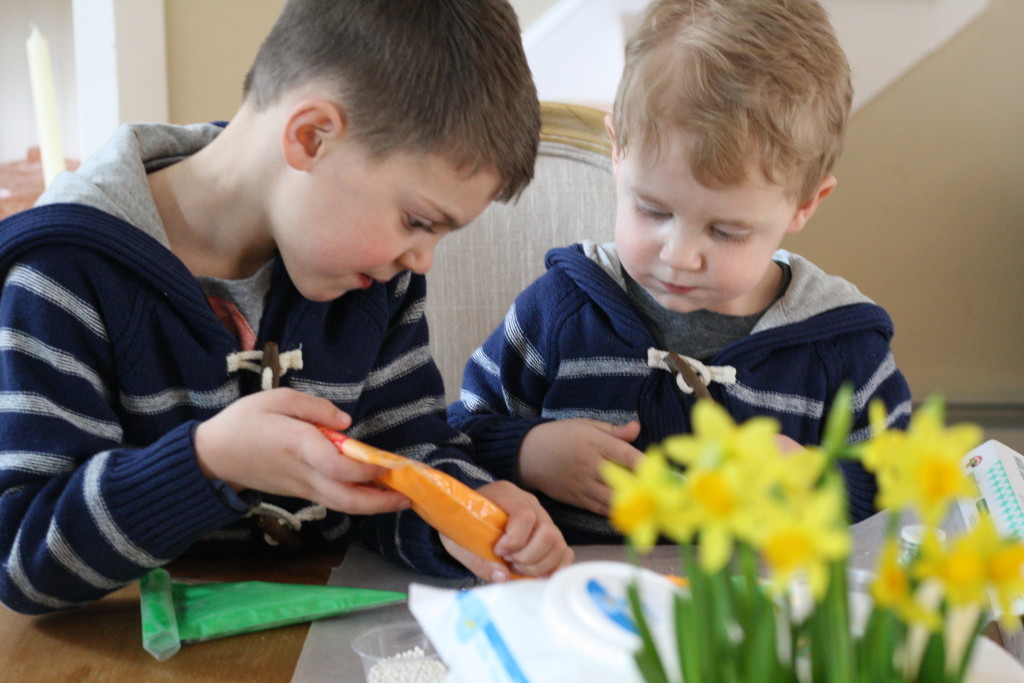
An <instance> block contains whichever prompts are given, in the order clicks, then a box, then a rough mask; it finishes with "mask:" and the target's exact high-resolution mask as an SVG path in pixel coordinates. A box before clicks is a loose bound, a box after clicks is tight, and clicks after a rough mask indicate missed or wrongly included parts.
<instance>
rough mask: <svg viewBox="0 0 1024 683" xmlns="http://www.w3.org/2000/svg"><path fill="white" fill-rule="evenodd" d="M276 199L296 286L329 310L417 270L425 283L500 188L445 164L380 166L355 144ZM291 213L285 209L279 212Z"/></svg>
mask: <svg viewBox="0 0 1024 683" xmlns="http://www.w3.org/2000/svg"><path fill="white" fill-rule="evenodd" d="M331 144H333V145H334V146H335V147H334V150H333V151H332V152H330V153H329V154H327V155H326V156H325V157H324V158H323V159H321V160H320V161H319V162H318V163H317V164H316V165H315V168H314V169H313V170H312V171H310V172H309V173H306V174H302V175H300V176H299V179H298V181H297V182H293V183H289V184H287V187H288V188H289V190H288V192H287V196H286V197H285V198H284V201H280V200H275V202H274V203H275V205H277V206H278V207H279V213H278V215H277V216H276V217H275V218H274V220H273V224H274V225H275V226H277V227H276V228H275V229H274V233H275V234H274V240H275V242H276V245H277V248H278V249H279V250H280V253H281V257H282V258H283V259H284V262H285V265H286V267H287V268H288V273H289V275H290V276H291V278H292V280H293V282H294V283H295V286H296V287H297V288H298V290H299V291H300V292H301V293H302V295H303V296H305V297H306V298H307V299H311V300H313V301H330V300H332V299H335V298H337V297H339V296H341V295H342V294H344V293H345V292H348V291H351V290H355V289H364V288H367V287H369V286H371V285H372V284H373V283H374V282H387V281H388V280H390V279H391V278H393V277H394V276H395V275H397V274H398V273H400V272H402V271H405V270H411V271H412V272H414V273H417V274H424V273H426V272H427V271H428V270H430V267H431V265H432V264H433V254H434V249H435V247H436V246H437V244H438V242H439V241H440V240H441V238H442V237H444V236H445V235H447V234H448V233H449V232H451V231H452V230H454V229H456V228H458V227H461V226H463V225H465V224H466V223H469V222H470V221H472V220H473V219H474V218H476V216H478V215H479V214H480V213H481V212H482V211H483V210H484V209H485V208H486V207H487V205H488V204H489V203H490V202H491V200H492V198H493V197H494V195H495V193H496V192H497V189H498V186H499V183H500V180H499V177H498V175H497V173H496V172H494V171H491V170H486V169H484V170H479V171H477V172H476V173H474V174H473V175H467V174H466V173H465V172H464V171H459V170H457V169H456V168H455V166H454V165H453V164H451V163H449V162H448V161H447V160H446V159H444V158H443V157H441V156H439V155H430V154H405V153H400V152H396V153H393V154H390V155H388V156H387V157H385V158H384V159H381V160H371V159H370V158H369V157H368V156H367V154H366V153H365V150H364V149H363V148H362V146H361V145H359V144H358V143H355V142H353V141H352V140H351V138H346V139H345V140H343V141H340V142H339V141H334V142H332V143H331ZM280 207H284V208H280Z"/></svg>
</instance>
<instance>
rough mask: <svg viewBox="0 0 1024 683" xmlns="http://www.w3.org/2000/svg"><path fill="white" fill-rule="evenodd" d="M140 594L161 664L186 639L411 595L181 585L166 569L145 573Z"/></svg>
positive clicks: (145, 635) (146, 629)
mask: <svg viewBox="0 0 1024 683" xmlns="http://www.w3.org/2000/svg"><path fill="white" fill-rule="evenodd" d="M139 593H140V595H141V600H140V604H141V608H142V647H143V648H145V650H146V652H149V653H150V654H151V655H153V656H154V657H156V659H157V660H158V661H161V662H162V661H165V660H167V659H169V658H170V657H172V656H173V655H174V654H175V653H176V652H177V651H178V650H180V649H181V646H182V644H183V643H185V644H187V643H199V642H202V641H204V640H213V639H214V638H223V637H225V636H233V635H236V634H239V633H251V632H253V631H263V630H265V629H270V628H276V627H278V626H288V625H290V624H300V623H303V622H307V621H314V620H316V619H323V618H325V617H333V616H337V615H339V614H345V613H347V612H356V611H359V610H364V609H369V608H371V607H377V606H380V605H390V604H394V603H397V602H402V601H404V600H405V599H406V597H407V596H406V594H405V593H399V592H396V591H382V590H372V589H369V588H346V587H343V586H310V585H304V584H293V583H268V582H266V581H239V582H233V583H198V584H192V583H181V582H178V581H172V580H171V575H170V574H168V573H167V570H165V569H153V570H152V571H150V572H149V573H148V574H146V575H145V576H143V577H142V578H141V579H140V580H139Z"/></svg>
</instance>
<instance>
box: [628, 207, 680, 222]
mask: <svg viewBox="0 0 1024 683" xmlns="http://www.w3.org/2000/svg"><path fill="white" fill-rule="evenodd" d="M636 210H637V212H638V213H639V214H640V215H641V216H645V217H647V218H650V219H652V220H656V221H666V220H668V219H669V218H672V214H671V213H669V212H668V211H661V210H659V209H655V208H654V207H652V206H647V205H646V204H637V205H636Z"/></svg>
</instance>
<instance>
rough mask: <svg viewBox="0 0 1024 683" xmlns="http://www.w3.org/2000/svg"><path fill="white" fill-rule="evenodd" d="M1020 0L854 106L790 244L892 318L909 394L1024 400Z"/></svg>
mask: <svg viewBox="0 0 1024 683" xmlns="http://www.w3.org/2000/svg"><path fill="white" fill-rule="evenodd" d="M1022 32H1024V2H1020V0H989V7H988V9H987V11H985V12H984V13H983V14H982V15H981V16H980V17H979V18H978V19H977V20H976V21H974V22H973V23H972V24H970V25H969V26H968V27H967V28H966V29H965V30H964V31H963V32H962V33H960V34H958V35H957V36H955V37H954V38H953V40H951V41H950V42H949V43H948V44H946V45H945V46H944V47H943V48H941V49H940V50H939V51H938V52H936V53H935V54H933V55H932V56H930V57H929V58H928V59H926V60H925V61H924V62H923V63H922V64H920V65H919V66H918V67H916V68H915V69H913V70H912V71H911V72H910V73H908V74H907V75H906V76H905V77H904V78H902V79H901V80H900V81H898V82H897V83H895V84H894V85H893V86H892V87H891V88H890V89H888V90H887V91H885V92H883V93H882V94H881V95H880V96H879V97H878V98H877V99H875V100H873V101H872V102H870V103H868V104H867V105H866V106H865V107H864V108H863V109H862V110H860V111H859V112H858V113H857V114H856V115H855V117H854V118H853V121H852V122H851V126H850V132H849V138H848V140H847V144H846V151H845V152H844V155H843V157H842V159H841V160H840V163H839V165H838V168H837V170H836V176H837V177H838V178H839V186H838V188H837V190H836V192H835V193H834V195H833V196H832V197H831V198H829V199H828V200H827V201H826V202H825V203H824V204H823V205H822V208H821V210H820V211H819V213H818V215H817V216H816V217H815V218H814V219H812V221H811V223H810V224H809V225H808V227H807V229H806V230H805V231H804V232H803V233H802V234H800V235H797V236H796V237H795V238H794V239H793V240H792V242H791V243H790V246H791V247H792V248H793V249H794V250H795V251H800V252H802V253H805V254H806V255H808V256H810V257H812V258H813V259H814V260H816V261H817V262H818V263H819V264H820V265H821V266H822V267H824V268H825V269H826V270H830V271H832V272H835V273H838V274H841V275H844V276H846V277H848V278H849V279H850V280H852V281H854V282H856V283H857V284H858V285H859V286H860V287H861V289H862V290H863V291H864V292H865V293H867V294H868V295H869V296H871V297H873V298H875V299H876V300H877V301H878V302H879V303H881V304H882V305H884V306H885V307H886V308H887V309H888V310H889V312H890V314H891V315H892V317H893V319H894V321H895V323H896V339H895V341H894V345H893V346H894V350H895V353H896V359H897V362H898V363H899V364H900V366H901V367H902V368H903V370H904V372H905V373H906V375H907V377H908V378H909V380H910V383H911V388H912V389H913V390H914V392H915V394H916V395H917V397H918V398H923V396H924V395H925V394H927V393H933V392H941V393H944V394H945V395H946V396H947V398H948V399H949V400H950V401H965V402H1007V403H1016V404H1018V405H1024V68H1022V65H1024V41H1021V40H1020V35H1021V33H1022Z"/></svg>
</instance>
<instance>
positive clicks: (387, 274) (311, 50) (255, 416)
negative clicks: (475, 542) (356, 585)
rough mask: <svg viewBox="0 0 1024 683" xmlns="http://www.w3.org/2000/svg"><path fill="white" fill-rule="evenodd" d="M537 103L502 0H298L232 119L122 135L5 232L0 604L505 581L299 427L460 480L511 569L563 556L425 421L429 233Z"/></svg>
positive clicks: (470, 193) (519, 140) (526, 133)
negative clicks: (270, 565)
mask: <svg viewBox="0 0 1024 683" xmlns="http://www.w3.org/2000/svg"><path fill="white" fill-rule="evenodd" d="M537 109H538V106H537V101H536V93H535V90H534V87H533V84H532V80H531V78H530V73H529V69H528V67H527V64H526V60H525V58H524V55H523V52H522V47H521V42H520V33H519V28H518V25H517V21H516V17H515V14H514V12H513V10H512V8H511V7H510V6H509V5H508V4H507V2H505V0H445V1H444V2H426V1H425V0H376V1H371V0H350V1H345V2H343V1H335V0H290V1H289V2H288V4H287V5H286V6H285V8H284V10H283V12H282V15H281V17H280V18H279V20H278V21H277V23H276V24H275V26H274V28H273V30H272V31H271V33H270V35H269V36H268V38H267V40H266V41H265V42H264V44H263V46H262V47H261V49H260V51H259V54H258V56H257V58H256V61H255V63H254V65H253V67H252V70H251V72H250V73H249V76H248V78H247V80H246V85H245V100H244V102H243V104H242V107H241V109H240V110H239V112H238V114H237V116H236V117H235V118H234V119H233V120H232V121H231V122H230V124H228V125H227V126H226V127H225V128H221V127H219V126H213V125H198V126H192V127H177V126H155V125H133V126H128V127H125V128H124V129H122V130H121V131H119V132H118V133H117V135H116V136H115V138H114V139H113V140H112V141H111V143H110V144H109V146H108V147H107V148H106V149H104V150H103V151H101V152H100V153H99V154H97V155H96V156H95V157H93V158H92V159H90V160H87V161H86V163H85V164H83V166H82V167H81V169H80V171H79V172H78V173H76V174H64V175H62V176H60V177H59V178H58V179H57V181H56V182H55V183H54V184H53V186H52V187H51V188H50V189H49V190H48V192H47V193H46V194H45V195H44V196H43V197H42V198H41V200H40V201H39V204H38V206H37V208H34V209H32V210H30V211H27V212H25V213H23V214H21V215H18V216H15V217H12V218H10V219H8V220H7V221H6V222H5V223H4V224H3V225H2V227H0V271H2V272H3V274H4V282H5V284H4V288H3V293H2V297H0V557H2V560H0V567H2V571H0V597H2V599H3V601H4V603H5V604H6V605H8V606H9V607H11V608H12V609H15V610H18V611H21V612H28V613H40V612H46V611H52V610H57V609H62V608H68V607H74V606H77V605H82V604H85V603H88V602H90V601H93V600H95V599H97V598H99V597H100V596H102V595H104V594H106V593H108V592H110V591H111V590H114V589H116V588H118V587H120V586H123V585H125V584H127V583H129V582H131V581H133V580H134V579H137V578H138V577H140V576H141V575H142V574H144V573H145V572H147V571H148V570H149V569H151V568H152V567H155V566H158V565H161V564H164V563H166V562H168V561H169V560H171V559H173V558H174V557H176V556H178V555H180V554H181V553H183V552H185V551H186V550H187V549H189V548H193V547H196V548H198V549H206V550H214V549H217V550H220V551H224V552H239V551H241V550H243V549H248V548H252V547H256V546H259V547H263V548H266V547H267V544H268V543H269V544H272V545H275V546H277V547H278V548H279V549H280V551H281V552H293V547H296V546H298V547H306V548H326V549H338V548H344V547H345V545H346V544H348V543H349V542H352V541H354V540H356V539H362V540H363V541H364V542H366V543H367V544H369V545H370V546H372V547H373V548H375V549H377V550H378V551H380V552H382V553H383V554H384V555H386V556H387V557H389V558H391V559H393V560H395V561H399V562H402V563H404V564H406V565H409V566H411V567H414V568H416V569H419V570H421V571H423V572H427V573H431V574H436V575H449V576H458V575H460V574H464V573H467V572H466V569H465V568H464V567H463V566H462V565H465V567H468V568H469V569H471V570H473V571H474V572H475V573H477V574H478V575H481V576H483V577H484V578H487V579H493V580H501V579H502V578H504V577H505V576H507V573H508V571H509V566H506V565H504V564H495V563H489V562H485V561H484V560H482V559H481V558H478V557H475V556H473V555H471V554H469V553H468V552H466V551H465V550H464V549H461V548H458V547H457V546H454V545H453V544H452V543H451V542H450V541H448V540H447V539H439V538H438V535H437V533H436V532H434V531H433V530H432V529H430V528H429V527H427V525H426V524H425V523H424V522H423V521H422V520H421V519H420V518H419V517H418V516H417V515H415V514H414V513H412V512H411V511H409V510H407V508H408V506H409V502H408V500H406V499H405V497H404V496H401V495H399V494H397V493H394V492H390V491H385V490H382V489H379V488H377V487H376V486H374V485H372V484H371V483H370V482H371V480H372V479H374V478H375V477H376V476H379V475H380V474H381V473H382V470H381V469H380V468H377V467H373V466H368V465H363V464H360V463H357V462H355V461H352V460H349V459H348V458H346V457H343V456H340V455H339V454H338V453H337V451H336V450H335V448H334V446H332V445H331V443H330V442H329V441H328V440H327V439H326V438H325V437H324V436H323V435H322V434H321V433H320V432H319V431H318V429H317V427H316V425H324V426H327V427H330V428H333V429H341V430H347V432H348V433H349V434H350V435H351V436H353V437H356V438H359V439H363V440H366V441H369V442H371V443H373V444H374V445H376V446H378V447H381V448H385V449H388V450H393V451H397V452H400V453H404V454H406V455H408V456H410V457H413V458H416V459H419V460H422V461H424V462H427V463H429V464H430V465H433V466H434V467H437V468H438V469H441V470H443V471H445V472H447V473H448V474H451V475H453V476H455V477H457V478H459V479H460V480H462V481H464V482H466V483H467V484H470V485H472V486H474V487H479V490H480V491H482V492H483V493H484V494H485V495H488V496H490V497H491V498H492V499H494V500H495V501H496V502H497V503H498V504H499V505H501V506H502V507H504V508H505V509H506V510H507V511H508V512H509V515H510V519H509V522H508V527H507V530H506V533H505V535H504V536H503V537H502V538H501V539H499V541H498V543H497V544H496V546H495V551H496V553H498V554H499V556H501V557H502V558H503V559H505V560H506V561H507V562H508V564H509V565H511V568H513V569H515V570H516V571H517V572H520V573H525V574H544V573H547V572H550V571H552V570H554V569H556V568H557V567H558V566H560V565H562V564H565V563H567V562H569V561H571V558H572V552H571V550H569V549H568V547H567V546H566V544H565V541H564V540H563V538H562V536H561V534H559V532H558V530H557V529H556V528H555V527H554V525H553V524H552V523H551V520H550V518H549V517H548V516H547V514H546V513H545V512H544V511H543V509H542V508H541V507H540V506H539V504H538V503H537V501H536V499H535V498H534V497H533V496H532V495H531V494H527V493H525V492H523V491H521V490H520V489H518V488H516V487H515V486H513V485H511V484H509V483H508V482H497V483H495V482H494V481H493V479H492V478H491V477H490V476H489V475H488V474H487V473H485V472H484V471H482V470H481V469H480V468H479V467H476V466H475V465H473V464H472V463H471V462H470V458H469V449H468V446H469V444H468V440H467V439H466V438H465V436H463V435H461V434H459V433H458V432H456V431H455V430H454V429H452V428H450V427H449V426H448V424H447V423H446V422H445V420H444V405H443V400H442V397H443V394H444V392H443V387H442V383H441V379H440V375H439V373H438V371H437V369H436V367H435V366H434V364H433V361H432V360H431V358H430V356H429V353H428V346H427V326H426V321H425V320H424V318H423V300H424V294H425V289H424V277H423V275H424V273H426V271H427V270H428V269H429V268H430V265H431V258H432V254H433V250H434V248H435V246H436V245H437V242H438V240H440V239H441V237H443V236H444V235H446V234H448V233H449V232H451V231H452V230H455V229H457V228H458V227H459V226H462V225H465V224H466V223H468V222H470V221H471V220H472V219H473V218H474V217H475V216H476V215H477V214H479V213H480V212H481V211H482V210H483V209H484V208H485V207H486V206H487V204H488V203H489V202H490V201H491V200H492V199H494V198H498V199H501V200H505V199H508V198H511V197H514V196H515V195H516V194H518V193H519V192H520V190H521V189H522V188H523V187H524V186H525V185H526V183H527V182H528V181H529V180H530V178H531V175H532V169H533V162H534V156H535V154H536V146H537V136H538V127H539V124H538V120H539V114H538V111H537ZM361 515H371V516H368V517H365V518H361V517H360V516H361ZM442 544H443V547H442ZM457 560H458V561H457ZM460 563H461V564H460Z"/></svg>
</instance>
